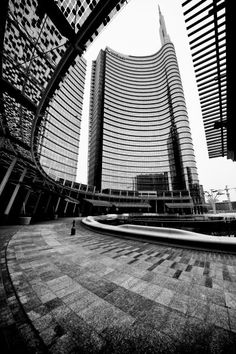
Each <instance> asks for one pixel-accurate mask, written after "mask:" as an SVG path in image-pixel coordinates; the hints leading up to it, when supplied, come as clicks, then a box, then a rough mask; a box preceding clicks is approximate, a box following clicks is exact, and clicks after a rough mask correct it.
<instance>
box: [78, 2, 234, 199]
mask: <svg viewBox="0 0 236 354" xmlns="http://www.w3.org/2000/svg"><path fill="white" fill-rule="evenodd" d="M158 4H159V5H160V8H161V12H162V14H163V16H164V18H165V23H166V28H167V32H168V34H169V36H170V39H171V41H172V43H173V44H174V46H175V49H176V54H177V59H178V64H179V69H180V75H181V79H182V84H183V89H184V94H185V100H186V105H187V111H188V116H189V122H190V128H191V132H192V138H193V145H194V149H195V156H196V162H197V167H198V174H199V181H200V184H202V185H203V187H204V190H210V189H211V188H214V189H222V188H225V186H226V185H228V187H230V188H234V189H231V190H230V192H231V199H232V200H236V163H235V162H232V161H231V160H227V159H226V158H217V159H209V158H208V153H207V147H206V139H205V134H204V128H203V122H202V115H201V109H200V103H199V96H198V91H197V86H196V80H195V75H194V70H193V64H192V58H191V52H190V49H189V42H188V37H187V33H186V26H185V23H184V17H183V11H182V7H181V0H130V1H129V3H128V4H127V5H126V6H125V7H124V8H123V9H122V10H121V11H120V12H119V13H118V14H117V15H116V16H115V18H113V20H112V21H111V22H110V23H109V24H108V25H107V27H105V29H104V30H103V31H102V33H101V34H100V35H99V36H98V37H97V39H96V40H95V41H94V42H93V43H92V44H91V45H90V47H89V49H88V50H87V52H86V53H85V59H86V60H87V66H88V67H87V78H86V87H85V95H84V101H85V102H84V109H83V117H82V125H81V128H82V129H81V141H80V149H79V164H78V175H77V180H78V181H79V182H82V183H87V148H88V117H89V108H88V107H89V91H90V73H91V61H92V60H95V59H96V57H97V55H98V53H99V51H100V49H105V48H106V46H108V47H111V48H112V49H114V50H116V51H118V52H120V53H123V54H128V55H129V54H130V55H149V54H153V53H155V52H157V51H158V50H160V48H161V43H160V38H159V14H158ZM221 199H226V196H225V195H223V196H222V198H221Z"/></svg>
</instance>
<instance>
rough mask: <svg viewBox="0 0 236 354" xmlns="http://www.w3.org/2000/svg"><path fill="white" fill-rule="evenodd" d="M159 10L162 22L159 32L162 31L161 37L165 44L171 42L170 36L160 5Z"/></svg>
mask: <svg viewBox="0 0 236 354" xmlns="http://www.w3.org/2000/svg"><path fill="white" fill-rule="evenodd" d="M158 10H159V22H160V29H159V33H160V37H161V44H162V45H164V44H166V43H168V42H170V37H169V35H168V33H167V30H166V24H165V19H164V17H163V15H162V13H161V9H160V6H159V5H158Z"/></svg>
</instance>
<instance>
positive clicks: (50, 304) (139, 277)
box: [8, 222, 236, 353]
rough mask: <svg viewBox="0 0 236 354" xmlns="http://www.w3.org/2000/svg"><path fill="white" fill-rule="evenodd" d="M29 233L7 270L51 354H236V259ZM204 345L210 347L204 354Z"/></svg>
mask: <svg viewBox="0 0 236 354" xmlns="http://www.w3.org/2000/svg"><path fill="white" fill-rule="evenodd" d="M70 226H71V225H70V224H65V223H64V224H63V223H57V224H52V225H49V224H40V225H34V226H29V227H26V228H24V229H23V230H22V231H19V232H18V233H17V234H16V235H15V236H14V237H13V238H12V239H11V241H10V243H9V246H8V257H11V263H10V264H9V271H10V275H11V278H12V282H13V285H14V286H15V288H16V290H17V292H18V296H19V299H20V301H21V303H22V306H23V307H24V310H25V312H26V313H27V315H28V317H29V319H30V320H31V321H32V324H33V326H34V327H35V329H36V330H37V331H38V334H39V335H40V337H41V338H42V340H43V341H44V343H45V345H46V346H47V348H48V350H49V352H51V353H56V352H60V353H61V352H63V353H71V352H73V351H77V352H80V351H82V352H86V353H87V352H93V353H96V352H104V353H121V352H137V353H139V352H141V350H142V352H143V351H145V350H146V351H147V350H150V351H152V352H153V353H155V352H160V353H162V352H163V353H173V352H176V350H179V351H180V350H182V349H183V348H185V347H186V346H187V347H188V348H189V350H192V351H193V350H194V348H195V347H196V346H198V348H200V350H202V352H203V349H204V350H206V349H209V348H210V349H211V350H212V351H213V350H215V352H217V351H216V350H219V351H220V350H222V348H224V349H225V348H226V349H227V350H228V352H230V351H229V350H231V351H232V350H235V347H234V344H235V343H236V315H235V312H236V300H235V299H236V256H235V255H227V254H220V253H216V252H202V251H201V252H200V251H196V250H186V249H180V248H174V247H169V246H163V245H154V244H151V243H148V242H141V241H137V240H124V239H120V238H118V237H112V236H108V235H102V234H97V233H96V232H94V231H90V230H87V229H85V228H84V227H83V226H82V225H80V224H79V223H78V222H77V225H76V235H75V236H70ZM206 346H207V348H206Z"/></svg>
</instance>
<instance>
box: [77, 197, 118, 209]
mask: <svg viewBox="0 0 236 354" xmlns="http://www.w3.org/2000/svg"><path fill="white" fill-rule="evenodd" d="M84 201H86V202H88V203H90V204H92V206H94V207H106V208H111V207H112V203H110V202H108V201H106V200H97V199H84Z"/></svg>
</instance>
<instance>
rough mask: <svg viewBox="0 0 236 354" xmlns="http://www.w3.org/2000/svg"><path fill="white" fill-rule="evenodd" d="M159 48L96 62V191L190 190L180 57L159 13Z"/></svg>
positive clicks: (107, 54) (92, 180)
mask: <svg viewBox="0 0 236 354" xmlns="http://www.w3.org/2000/svg"><path fill="white" fill-rule="evenodd" d="M160 36H161V42H162V47H161V49H160V50H159V51H158V52H157V53H155V54H153V55H149V56H131V55H124V54H121V53H117V52H115V51H114V50H112V49H110V48H106V50H105V51H101V52H100V54H99V56H98V58H97V60H96V61H94V62H93V69H92V83H91V100H90V131H89V135H90V141H89V178H88V183H89V184H91V185H95V186H96V187H97V188H100V189H106V188H113V189H122V190H124V189H126V190H127V189H128V190H139V191H140V190H146V191H147V190H161V191H164V190H167V191H168V190H169V191H171V190H173V191H174V190H186V189H187V190H190V189H191V188H192V186H194V185H198V175H197V169H196V163H195V157H194V150H193V144H192V138H191V132H190V128H189V121H188V114H187V110H186V105H185V99H184V92H183V88H182V83H181V78H180V73H179V68H178V63H177V58H176V53H175V48H174V45H173V44H172V43H171V41H170V39H169V36H168V34H167V32H166V28H165V23H164V19H163V16H162V15H161V13H160Z"/></svg>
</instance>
